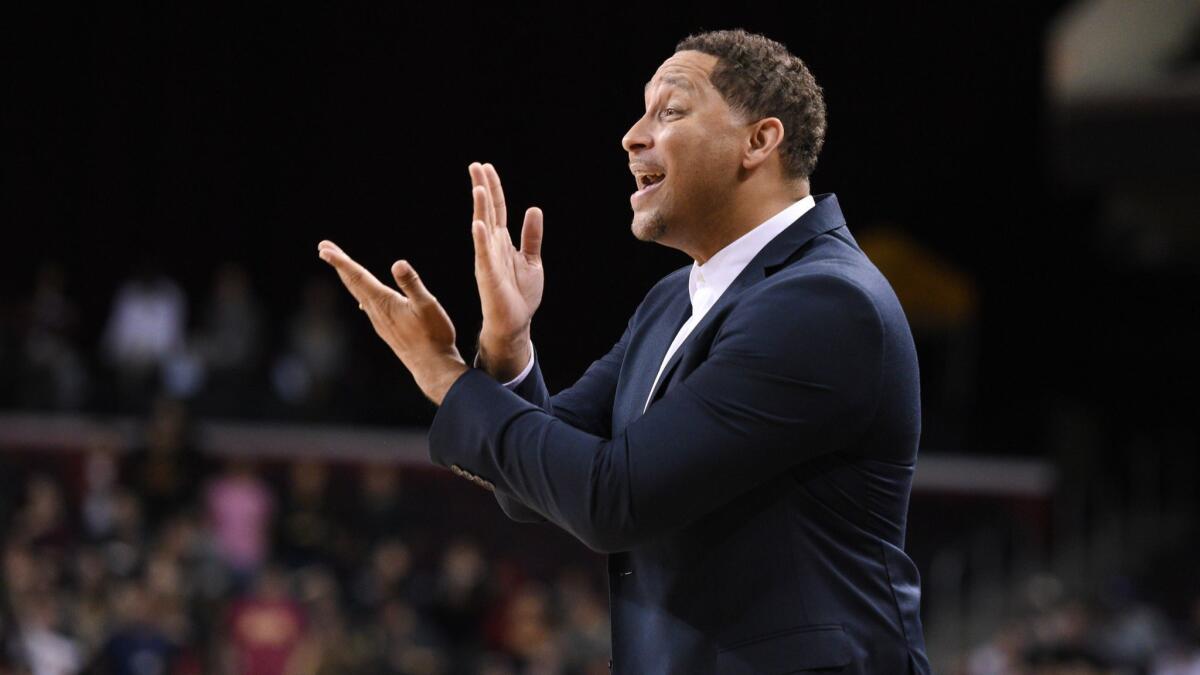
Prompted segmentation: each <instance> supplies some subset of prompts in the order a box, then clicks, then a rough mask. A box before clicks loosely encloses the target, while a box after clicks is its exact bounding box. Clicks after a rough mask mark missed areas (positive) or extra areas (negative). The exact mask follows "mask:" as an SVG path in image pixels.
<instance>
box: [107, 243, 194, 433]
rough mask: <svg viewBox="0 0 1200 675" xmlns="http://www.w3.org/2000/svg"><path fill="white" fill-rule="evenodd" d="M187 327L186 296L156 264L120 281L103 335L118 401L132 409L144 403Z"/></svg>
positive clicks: (179, 346)
mask: <svg viewBox="0 0 1200 675" xmlns="http://www.w3.org/2000/svg"><path fill="white" fill-rule="evenodd" d="M186 327H187V298H186V297H185V296H184V294H183V291H182V290H180V288H179V286H178V285H177V284H176V283H175V282H174V281H172V280H171V279H170V278H168V277H167V276H166V275H165V274H163V273H162V272H161V271H160V270H159V269H157V267H156V266H155V265H154V264H147V265H146V266H145V269H144V270H143V271H142V273H141V274H138V275H137V276H135V277H134V278H132V279H130V280H128V281H126V282H125V283H124V284H122V285H121V287H120V288H119V289H118V290H117V294H116V296H115V298H114V299H113V304H112V311H111V312H110V314H109V316H108V324H107V326H106V328H105V330H104V337H103V351H104V354H105V355H106V357H107V360H108V363H109V365H110V366H111V367H112V368H113V370H114V371H115V372H114V374H115V376H116V378H117V394H118V396H119V397H120V399H121V400H120V401H119V403H121V404H123V405H124V406H125V407H127V408H129V407H132V408H133V409H137V408H140V407H141V406H142V405H143V404H144V403H145V401H146V400H147V399H148V397H149V396H150V395H151V394H152V393H153V392H154V391H155V390H156V384H157V381H156V378H157V376H158V375H159V373H160V371H161V369H162V367H163V366H164V365H165V364H166V362H167V359H168V358H170V357H172V356H175V355H177V354H179V353H181V352H182V351H183V349H184V331H185V329H186Z"/></svg>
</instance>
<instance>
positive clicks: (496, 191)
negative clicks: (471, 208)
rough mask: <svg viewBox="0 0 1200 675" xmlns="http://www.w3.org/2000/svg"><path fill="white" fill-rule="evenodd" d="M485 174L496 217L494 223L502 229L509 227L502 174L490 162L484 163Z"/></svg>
mask: <svg viewBox="0 0 1200 675" xmlns="http://www.w3.org/2000/svg"><path fill="white" fill-rule="evenodd" d="M483 174H484V177H485V178H486V179H487V188H488V194H489V195H490V196H491V198H492V213H493V214H494V215H493V217H494V218H495V220H494V221H493V223H494V224H495V226H496V227H498V228H500V229H507V228H508V211H507V210H506V207H505V205H504V188H502V187H500V174H499V173H497V172H496V167H494V166H492V165H491V164H490V163H489V164H484V165H483Z"/></svg>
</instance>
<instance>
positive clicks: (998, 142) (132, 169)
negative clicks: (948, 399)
mask: <svg viewBox="0 0 1200 675" xmlns="http://www.w3.org/2000/svg"><path fill="white" fill-rule="evenodd" d="M934 5H936V3H934V4H927V3H911V4H910V3H884V4H882V5H869V4H865V3H863V4H859V3H807V4H804V3H800V4H797V3H756V4H754V5H753V6H750V7H746V8H742V9H736V10H735V9H725V10H716V9H711V8H710V9H701V8H699V6H697V5H686V6H685V5H673V6H670V7H664V6H661V5H640V6H631V7H627V8H624V9H622V10H611V9H607V8H600V7H598V6H581V7H572V8H570V9H566V8H563V7H560V6H559V5H557V4H554V3H546V4H541V3H529V4H523V5H520V6H517V7H493V8H491V9H487V8H477V7H467V6H458V5H453V4H450V3H444V4H441V5H425V6H421V7H419V8H416V9H414V8H411V7H401V6H400V5H399V4H396V5H391V6H388V5H375V6H371V7H349V6H345V5H341V4H335V3H321V4H306V3H299V4H290V5H287V6H283V5H276V6H249V7H242V8H239V9H237V10H219V9H214V8H211V7H204V8H200V7H182V6H168V7H160V6H156V5H153V4H149V3H147V4H143V5H141V6H125V7H121V8H113V7H105V8H103V9H100V8H91V9H86V10H74V11H64V10H63V9H62V8H61V7H59V6H39V7H37V8H34V9H32V10H30V14H31V16H28V17H24V18H25V19H27V20H24V21H19V22H11V23H8V25H7V28H6V32H7V33H8V35H6V40H5V41H6V43H8V44H9V45H10V48H11V47H15V54H14V55H13V56H14V58H12V60H11V61H10V69H9V74H10V77H9V81H10V84H9V86H8V87H7V89H8V91H9V94H8V96H6V98H7V101H8V102H7V103H6V104H4V126H5V138H6V140H5V151H4V153H3V157H4V160H3V171H4V174H3V188H2V189H3V202H2V206H3V214H4V217H3V220H4V222H5V230H6V232H7V237H6V238H8V240H9V242H10V245H9V246H8V247H7V253H8V255H7V256H6V261H5V264H4V266H3V275H4V277H3V279H4V282H3V287H2V289H0V293H2V294H3V297H4V298H5V300H6V302H7V303H10V304H15V303H17V302H18V301H19V299H20V298H21V297H22V294H24V293H28V290H29V288H30V286H31V284H32V279H33V273H34V270H35V268H36V265H37V264H39V263H40V262H42V261H45V260H57V261H61V262H62V263H63V264H64V265H65V266H66V268H67V270H68V274H69V287H70V291H71V293H72V295H73V296H74V297H75V298H76V299H77V300H78V301H79V302H80V304H81V305H82V307H83V309H84V312H85V317H84V324H85V327H87V328H90V330H87V329H85V330H84V331H83V332H84V333H89V332H90V333H91V334H98V333H99V330H100V329H101V328H102V326H103V322H104V318H105V315H106V312H107V311H108V306H109V304H108V303H109V301H110V299H111V294H112V292H113V289H114V288H115V287H116V286H117V285H118V283H119V282H120V281H121V280H122V279H124V278H126V277H127V276H129V275H130V274H131V273H132V271H133V270H135V269H137V268H138V267H139V265H140V264H142V263H143V262H145V261H147V260H157V261H158V262H160V263H161V265H162V266H163V267H164V268H165V269H166V270H167V271H168V272H169V273H170V274H171V275H172V276H174V277H175V278H176V279H177V280H179V281H180V282H181V283H182V284H183V285H184V287H185V289H187V290H188V291H190V292H191V293H193V294H195V295H197V296H198V295H199V294H201V293H202V292H203V291H204V289H205V288H206V286H207V284H208V280H209V276H210V274H211V271H212V269H213V268H214V267H215V265H216V264H217V263H218V262H220V261H224V260H236V261H241V262H243V263H244V264H246V265H247V266H249V268H250V270H251V272H252V275H253V278H254V283H255V284H256V286H257V288H258V289H259V291H260V293H262V294H263V295H264V296H265V297H266V298H267V299H268V305H269V307H270V309H271V311H272V313H273V314H272V316H273V318H275V319H279V320H282V319H283V318H284V316H285V315H286V312H287V311H288V310H289V309H290V307H291V306H292V305H293V304H294V303H295V302H296V297H297V295H298V293H299V289H300V288H301V286H302V285H303V283H304V282H305V281H306V280H307V279H309V278H310V277H312V276H313V275H329V274H331V272H330V270H327V269H325V268H324V267H323V265H321V264H320V261H319V260H318V259H317V257H316V255H315V245H316V242H317V241H318V240H319V239H321V238H326V237H328V238H331V239H334V240H336V241H338V242H339V243H340V244H341V245H342V246H343V247H344V248H345V249H346V250H347V251H348V252H350V253H351V255H354V256H356V257H358V258H359V259H361V260H362V261H363V262H364V263H366V264H368V266H369V267H370V268H371V269H372V270H374V271H376V272H378V273H380V274H386V273H387V266H388V264H389V263H390V262H391V261H392V260H394V259H396V258H399V257H405V258H408V259H409V260H411V261H412V262H413V263H414V264H415V265H416V267H417V269H418V270H419V271H420V272H421V273H422V275H423V276H424V278H425V279H426V282H427V284H428V285H429V286H430V288H432V289H433V290H434V292H435V293H436V294H437V295H438V296H439V298H440V299H441V300H442V301H443V303H444V304H445V305H446V307H447V309H448V310H449V311H450V314H451V316H452V317H453V318H454V320H455V321H456V324H457V327H458V330H459V333H460V341H461V343H462V349H463V351H464V353H467V352H469V351H470V350H471V348H472V341H473V338H474V335H475V332H476V331H477V330H478V325H479V318H478V317H479V310H478V305H477V300H476V295H475V290H474V286H473V278H472V274H471V254H470V236H469V219H470V216H469V209H470V198H469V183H468V178H467V173H466V165H467V164H468V163H469V162H471V161H476V160H479V161H490V162H493V163H494V164H495V165H496V166H497V167H498V169H499V170H500V172H501V176H502V178H503V179H504V180H505V187H506V190H507V194H508V197H509V202H510V204H512V205H513V209H512V212H513V214H514V219H519V216H520V213H521V212H522V210H523V208H524V207H525V206H526V205H538V206H541V207H542V208H543V209H544V211H545V213H546V239H545V260H546V270H547V272H546V274H547V282H546V287H547V293H546V297H545V301H544V304H543V306H542V308H541V310H540V312H539V313H538V316H537V320H536V322H535V326H536V328H535V340H536V343H537V345H538V347H539V350H540V351H541V353H542V354H543V356H544V358H545V363H546V369H547V375H548V377H549V378H550V380H551V386H552V388H553V387H561V386H565V385H566V384H568V383H569V382H571V381H573V378H574V377H575V376H577V375H578V374H579V373H580V372H582V370H583V369H584V368H585V367H586V365H587V364H588V363H590V361H591V360H592V359H594V358H596V357H598V356H599V355H600V354H602V353H603V352H604V351H605V350H607V348H608V347H609V346H610V345H611V344H612V342H613V341H614V340H615V339H616V338H617V337H618V336H619V335H620V332H621V329H622V326H623V325H624V322H625V321H626V320H627V318H628V316H629V315H630V313H631V312H632V310H633V309H634V307H635V306H636V304H637V303H638V302H639V300H640V298H641V297H642V295H643V294H644V293H645V291H646V290H647V289H648V288H649V287H650V286H651V285H652V284H653V283H654V282H655V281H656V280H657V279H658V278H660V277H661V276H663V275H664V274H665V273H667V272H668V271H670V270H672V269H675V268H676V267H678V266H681V265H684V264H687V263H688V260H687V259H686V258H685V257H684V256H683V255H682V254H680V253H678V252H675V251H672V250H668V249H663V248H659V247H657V246H654V245H649V244H644V243H640V242H637V241H636V240H635V239H634V238H633V237H632V236H631V234H630V232H629V227H628V224H629V220H630V211H629V206H628V201H627V196H628V193H629V192H631V191H632V189H633V182H632V178H631V177H630V176H629V175H628V173H627V171H626V169H625V168H624V162H625V155H624V153H623V151H622V150H621V148H620V145H619V143H620V138H621V136H622V134H623V133H624V132H625V130H626V129H627V128H628V127H629V125H630V124H632V122H633V121H634V120H635V119H636V118H637V117H638V116H639V115H640V114H641V112H642V106H643V102H642V99H641V85H642V84H643V83H644V82H645V81H646V80H647V79H649V77H650V75H651V74H652V73H653V72H654V69H655V68H656V67H657V65H658V64H659V63H660V62H661V61H662V60H663V59H664V58H665V57H667V56H668V55H670V53H671V52H672V50H673V46H674V43H675V42H676V41H677V40H678V39H680V38H682V37H684V36H685V35H687V34H688V33H689V32H693V31H697V30H700V29H711V28H721V27H734V26H742V27H745V28H747V29H749V30H755V31H762V32H764V33H766V34H767V35H769V36H771V37H774V38H776V39H778V40H780V41H782V42H784V43H785V44H787V45H788V46H789V47H790V48H791V49H792V50H793V51H794V52H796V53H797V54H798V55H800V56H801V57H802V58H804V59H805V60H806V61H807V63H808V64H809V65H810V67H811V69H812V70H813V72H814V73H815V75H816V76H817V78H818V81H819V82H820V83H821V84H822V85H823V87H824V89H825V92H826V96H827V100H828V109H829V131H828V142H827V144H826V146H825V149H824V152H823V153H822V156H821V160H820V163H819V166H818V170H817V172H816V174H815V175H814V177H813V186H814V191H815V192H818V193H822V192H835V193H837V194H838V197H839V199H840V201H841V204H842V205H843V208H844V210H845V212H846V215H847V218H848V220H849V225H850V229H851V230H852V231H858V229H856V228H862V227H865V226H868V225H870V224H872V223H876V222H883V221H887V222H891V223H895V224H898V225H899V226H900V227H902V228H904V229H905V230H907V231H908V232H910V233H911V234H912V235H914V236H915V237H916V238H917V239H918V240H919V241H920V242H922V244H924V245H925V246H926V247H927V248H929V249H931V250H933V251H935V252H937V253H939V254H941V255H942V256H943V257H944V258H946V259H948V260H951V261H953V262H954V263H955V264H956V265H958V266H959V267H960V268H961V269H964V270H966V271H967V272H968V273H969V274H970V275H972V276H973V277H974V278H975V281H976V283H977V284H978V286H979V288H980V291H981V306H982V313H981V324H980V327H979V348H978V354H979V357H980V358H979V364H978V381H979V382H981V383H985V385H986V386H981V387H980V388H979V395H978V397H977V403H976V405H975V406H974V407H973V410H972V412H971V414H972V417H973V419H972V424H971V425H970V429H971V432H970V435H969V439H970V440H969V444H970V445H971V446H972V447H976V448H980V449H985V450H989V451H994V452H1031V453H1036V452H1037V451H1038V448H1039V438H1040V437H1041V435H1042V433H1043V432H1044V429H1043V425H1044V422H1045V420H1044V415H1043V410H1044V408H1045V407H1046V405H1047V404H1048V402H1049V401H1051V400H1053V399H1054V398H1055V397H1059V396H1061V395H1063V394H1066V395H1071V396H1082V397H1087V398H1090V399H1095V401H1096V403H1097V404H1099V405H1102V406H1104V407H1105V408H1106V409H1107V410H1111V411H1112V412H1113V413H1116V414H1120V415H1123V416H1129V417H1138V418H1141V417H1143V416H1144V415H1147V414H1161V415H1168V416H1170V415H1178V414H1179V413H1180V412H1182V411H1181V409H1180V407H1179V404H1180V401H1179V399H1178V398H1177V397H1175V396H1174V395H1172V394H1168V393H1167V390H1166V388H1165V387H1164V386H1163V385H1164V384H1169V383H1170V381H1171V375H1170V372H1172V371H1174V370H1175V369H1176V368H1177V367H1179V366H1183V365H1194V363H1195V356H1194V352H1192V350H1188V353H1186V354H1176V353H1173V352H1172V351H1171V349H1170V348H1168V349H1165V350H1164V349H1162V348H1161V347H1160V344H1159V343H1160V342H1161V338H1162V333H1164V332H1171V331H1177V330H1179V329H1180V324H1179V322H1178V320H1177V318H1178V317H1179V316H1181V315H1184V314H1186V312H1185V308H1184V307H1181V305H1180V304H1179V303H1180V298H1179V297H1178V293H1179V292H1180V288H1179V287H1178V286H1177V285H1176V284H1175V283H1172V281H1173V280H1171V279H1168V280H1166V281H1162V280H1159V279H1153V278H1149V277H1145V276H1143V277H1139V278H1136V279H1133V280H1130V279H1128V278H1122V277H1121V276H1120V274H1117V275H1116V276H1114V275H1113V272H1114V270H1112V269H1110V267H1111V265H1109V263H1108V262H1107V261H1105V260H1103V259H1101V256H1099V255H1098V253H1097V251H1096V250H1095V246H1094V245H1093V243H1092V231H1091V229H1090V228H1091V219H1092V216H1093V206H1092V205H1093V202H1094V190H1089V189H1088V188H1087V187H1067V186H1065V185H1060V184H1056V181H1054V180H1052V179H1051V178H1050V176H1049V170H1048V168H1047V161H1046V150H1045V147H1046V143H1045V141H1046V136H1047V124H1046V115H1045V112H1046V111H1045V103H1044V98H1045V97H1044V93H1043V90H1044V86H1043V74H1042V70H1043V68H1042V62H1043V49H1044V44H1043V42H1044V34H1045V29H1046V24H1047V21H1048V19H1049V18H1050V17H1051V16H1052V15H1053V14H1054V12H1055V11H1056V10H1057V9H1058V8H1059V7H1060V6H1061V5H1062V3H1055V2H1045V3H1027V4H1025V5H1023V6H1014V5H1013V4H1011V3H982V4H979V3H955V4H946V5H941V6H934ZM514 229H515V228H514ZM1113 291H1115V292H1117V293H1118V295H1117V296H1116V297H1115V298H1114V297H1113V296H1112V294H1111V292H1113ZM1191 298H1192V299H1193V300H1194V291H1192V296H1191ZM349 300H350V299H349V297H348V296H347V297H346V303H347V307H349V306H350V305H349ZM1114 306H1120V308H1121V309H1120V312H1119V313H1118V312H1114ZM347 320H350V321H354V320H357V319H356V317H354V316H353V315H349V314H348V315H347ZM354 334H355V339H359V338H361V342H362V344H361V349H362V350H365V352H366V353H367V354H370V355H371V357H372V358H374V359H376V360H377V363H378V364H379V366H380V367H379V368H372V369H368V372H372V373H377V374H378V379H379V381H378V382H377V383H376V387H375V391H377V392H378V394H377V398H376V399H375V400H376V401H377V404H376V405H374V406H372V407H371V409H362V410H360V411H359V413H349V414H348V416H349V418H350V419H351V420H352V421H360V422H377V423H384V424H397V423H414V424H416V423H422V422H425V421H427V420H428V419H429V416H430V413H431V408H430V407H429V406H428V405H426V404H423V403H422V402H421V401H420V399H419V396H418V395H415V391H416V390H415V387H413V386H411V384H409V382H408V380H407V379H406V375H404V373H403V371H402V370H401V368H400V367H399V366H398V364H393V363H392V362H391V355H390V353H388V352H387V350H386V347H384V345H382V344H381V343H377V342H376V341H375V339H374V336H373V335H372V334H370V331H369V329H368V328H367V326H366V324H365V322H364V323H363V327H362V330H361V331H358V330H355V331H354ZM1193 335H1194V333H1193ZM380 371H382V372H380ZM394 389H398V390H394ZM1131 392H1136V393H1137V395H1136V396H1129V395H1128V394H1130V393H1131Z"/></svg>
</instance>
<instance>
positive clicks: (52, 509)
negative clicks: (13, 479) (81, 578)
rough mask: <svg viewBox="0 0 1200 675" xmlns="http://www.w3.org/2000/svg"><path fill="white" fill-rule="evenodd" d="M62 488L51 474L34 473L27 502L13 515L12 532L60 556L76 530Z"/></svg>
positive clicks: (32, 544)
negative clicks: (69, 515)
mask: <svg viewBox="0 0 1200 675" xmlns="http://www.w3.org/2000/svg"><path fill="white" fill-rule="evenodd" d="M71 525H72V524H71V522H70V520H69V517H68V514H67V505H66V501H65V500H64V499H63V494H62V488H61V487H60V486H59V484H58V483H57V482H56V481H55V480H54V479H53V478H51V477H50V476H47V475H44V474H37V475H34V476H32V477H31V478H30V479H29V481H28V483H27V485H26V492H25V503H24V505H23V506H22V507H21V509H20V510H19V511H18V512H17V514H16V516H15V517H14V518H13V535H14V537H15V538H16V539H18V540H19V541H22V542H24V543H26V544H28V545H30V546H31V547H33V548H34V549H35V550H45V549H52V551H53V553H52V555H53V556H54V557H55V558H56V559H57V558H59V557H60V556H61V555H62V553H63V552H64V551H65V550H66V548H67V547H68V546H69V545H70V544H71V543H72V541H73V539H74V533H73V531H72V526H71Z"/></svg>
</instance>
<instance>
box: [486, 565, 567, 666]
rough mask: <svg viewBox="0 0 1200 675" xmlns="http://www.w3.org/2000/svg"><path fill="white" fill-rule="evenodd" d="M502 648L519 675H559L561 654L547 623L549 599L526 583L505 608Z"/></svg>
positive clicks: (538, 588) (548, 621)
mask: <svg viewBox="0 0 1200 675" xmlns="http://www.w3.org/2000/svg"><path fill="white" fill-rule="evenodd" d="M503 626H504V632H503V637H502V644H501V645H500V646H501V649H503V651H504V654H505V655H506V656H507V657H508V658H509V659H511V662H510V665H512V666H513V667H514V668H515V669H516V671H517V672H520V673H559V672H562V655H561V653H560V650H559V645H558V644H557V641H556V639H555V637H556V635H555V632H554V629H553V627H552V626H551V623H550V604H549V596H548V595H547V593H546V591H545V589H544V588H542V587H541V586H540V585H539V584H532V583H531V584H525V585H524V586H522V587H521V588H520V589H519V590H518V591H517V592H516V594H515V595H513V597H512V598H510V600H509V602H508V603H507V604H506V605H505V607H504V621H503Z"/></svg>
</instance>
